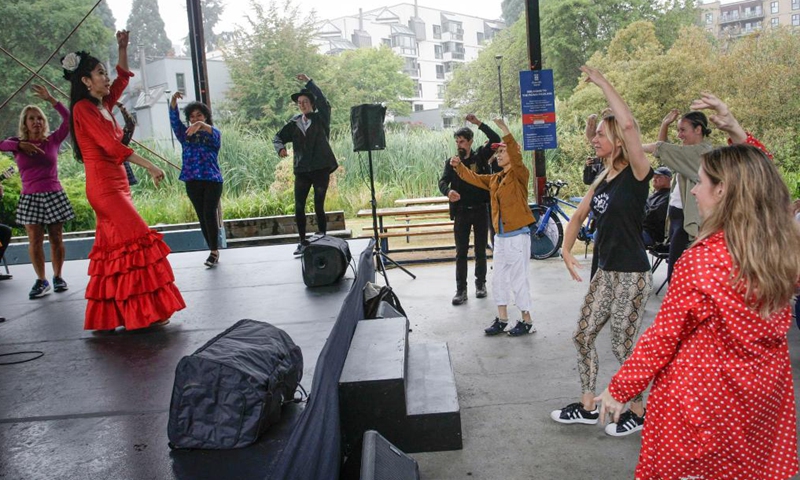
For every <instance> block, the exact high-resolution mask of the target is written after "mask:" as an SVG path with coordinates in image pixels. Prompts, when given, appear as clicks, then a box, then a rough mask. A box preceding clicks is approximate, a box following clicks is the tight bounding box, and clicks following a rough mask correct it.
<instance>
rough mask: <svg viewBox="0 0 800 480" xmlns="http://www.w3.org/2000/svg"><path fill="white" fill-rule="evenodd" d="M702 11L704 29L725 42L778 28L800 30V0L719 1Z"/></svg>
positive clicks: (703, 5) (703, 6)
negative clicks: (788, 27)
mask: <svg viewBox="0 0 800 480" xmlns="http://www.w3.org/2000/svg"><path fill="white" fill-rule="evenodd" d="M699 7H700V23H701V25H703V26H705V28H706V30H708V31H709V32H711V33H713V34H714V35H715V36H716V37H717V38H722V39H724V38H735V37H739V36H741V35H747V34H748V33H753V32H756V31H758V30H761V29H762V28H770V27H777V26H778V25H789V26H794V27H797V26H800V0H742V1H738V2H729V3H727V2H726V3H721V2H720V1H719V0H717V1H715V2H709V3H704V4H701V5H699Z"/></svg>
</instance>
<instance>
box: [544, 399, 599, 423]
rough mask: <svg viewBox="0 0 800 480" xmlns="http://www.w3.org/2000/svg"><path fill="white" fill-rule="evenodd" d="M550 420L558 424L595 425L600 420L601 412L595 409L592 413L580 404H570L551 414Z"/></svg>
mask: <svg viewBox="0 0 800 480" xmlns="http://www.w3.org/2000/svg"><path fill="white" fill-rule="evenodd" d="M550 418H552V419H553V420H555V421H556V422H558V423H582V424H584V425H595V424H597V421H598V420H599V419H600V410H598V409H597V407H595V409H594V410H592V411H591V412H590V411H588V410H586V409H585V408H583V404H582V403H580V402H576V403H570V404H569V405H567V406H566V407H564V408H562V409H561V410H553V411H552V412H550Z"/></svg>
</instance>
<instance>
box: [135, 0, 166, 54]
mask: <svg viewBox="0 0 800 480" xmlns="http://www.w3.org/2000/svg"><path fill="white" fill-rule="evenodd" d="M125 28H126V29H127V30H129V31H130V32H131V33H130V44H131V46H132V47H133V51H131V52H130V53H131V55H130V58H129V61H130V64H131V66H132V67H138V66H139V56H138V55H136V54H135V53H134V52H136V50H137V49H138V46H139V45H143V46H144V51H145V55H146V56H147V57H151V58H158V57H164V56H166V55H167V54H169V53H170V52H171V51H172V42H171V41H170V40H169V38H168V37H167V31H166V30H165V29H164V20H163V19H162V18H161V14H160V13H159V11H158V1H157V0H133V6H132V7H131V14H130V16H128V23H127V25H126V27H125Z"/></svg>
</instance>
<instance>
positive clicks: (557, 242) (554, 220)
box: [530, 180, 594, 260]
mask: <svg viewBox="0 0 800 480" xmlns="http://www.w3.org/2000/svg"><path fill="white" fill-rule="evenodd" d="M565 186H567V182H564V181H561V180H557V181H555V182H546V183H545V190H544V195H543V196H542V203H541V204H532V205H531V206H530V207H531V212H533V217H534V218H535V219H536V228H535V229H532V230H531V258H535V259H536V260H544V259H546V258H550V257H552V256H553V255H555V254H556V253H558V249H559V248H561V244H562V243H563V241H564V227H563V225H562V222H561V219H559V218H558V216H559V215H561V217H563V218H564V220H565V221H566V222H569V215H567V213H566V212H565V211H564V209H563V208H561V205H559V204H563V205H566V206H568V207H572V208H578V205H577V204H576V203H578V202H580V199H579V198H578V199H577V201H576V203H570V202H567V201H565V200H562V199H560V198H558V193H559V192H560V191H561V188H562V187H565ZM570 200H573V201H575V200H576V199H570ZM578 240H579V241H581V242H584V243H585V244H586V251H587V253H588V251H589V244H590V243H592V240H594V218H593V216H592V214H591V212H590V213H589V216H588V218H587V219H586V223H584V224H583V225H581V229H580V230H579V231H578Z"/></svg>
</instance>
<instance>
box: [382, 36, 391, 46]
mask: <svg viewBox="0 0 800 480" xmlns="http://www.w3.org/2000/svg"><path fill="white" fill-rule="evenodd" d="M381 43H382V44H384V45H386V46H387V47H391V46H392V39H391V38H381Z"/></svg>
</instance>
